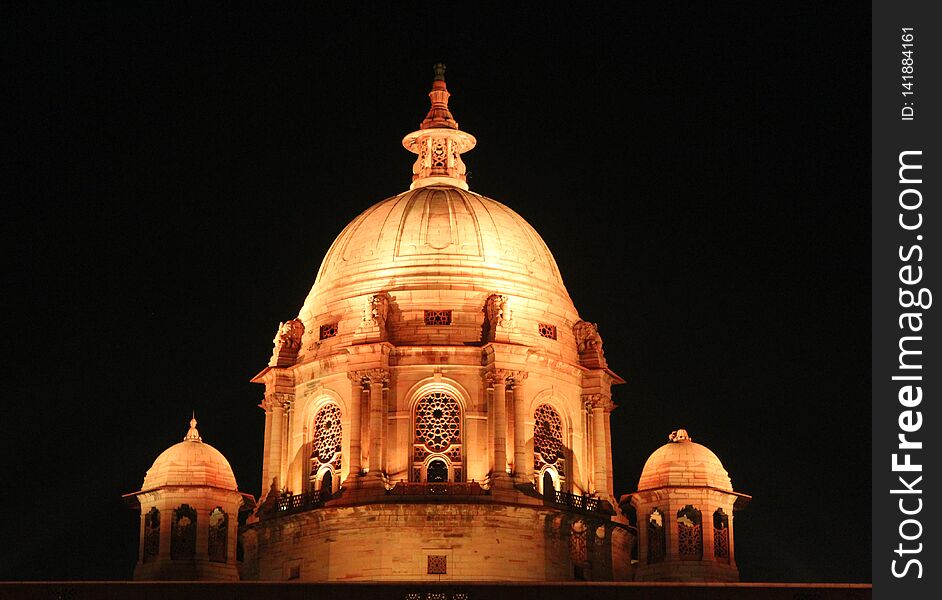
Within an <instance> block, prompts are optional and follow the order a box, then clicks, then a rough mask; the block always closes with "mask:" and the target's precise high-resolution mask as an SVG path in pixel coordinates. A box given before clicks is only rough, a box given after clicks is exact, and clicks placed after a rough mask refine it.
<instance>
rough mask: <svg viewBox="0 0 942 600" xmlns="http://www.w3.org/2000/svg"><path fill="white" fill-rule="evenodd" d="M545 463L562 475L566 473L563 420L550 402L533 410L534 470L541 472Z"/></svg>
mask: <svg viewBox="0 0 942 600" xmlns="http://www.w3.org/2000/svg"><path fill="white" fill-rule="evenodd" d="M544 465H549V466H551V467H553V468H554V469H555V470H556V473H557V474H559V476H560V477H562V476H564V475H565V474H566V456H565V447H564V446H563V422H562V419H560V417H559V413H558V412H556V409H555V408H553V407H552V406H550V405H549V404H541V405H539V406H537V407H536V410H535V411H533V470H534V472H536V473H539V472H540V469H542V468H543V467H544Z"/></svg>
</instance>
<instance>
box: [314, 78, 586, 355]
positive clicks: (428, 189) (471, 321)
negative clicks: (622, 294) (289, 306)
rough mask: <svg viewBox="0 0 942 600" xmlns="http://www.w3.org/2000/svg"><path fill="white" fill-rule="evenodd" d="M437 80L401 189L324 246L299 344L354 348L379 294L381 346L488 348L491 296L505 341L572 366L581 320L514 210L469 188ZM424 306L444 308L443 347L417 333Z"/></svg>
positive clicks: (408, 141)
mask: <svg viewBox="0 0 942 600" xmlns="http://www.w3.org/2000/svg"><path fill="white" fill-rule="evenodd" d="M442 73H443V72H442ZM442 73H439V72H437V75H436V80H435V82H434V85H433V89H432V92H430V94H429V96H430V98H431V101H432V108H431V109H430V111H429V114H428V116H427V117H426V119H425V120H424V121H423V122H422V124H421V126H420V127H421V128H420V129H419V130H417V131H415V132H413V133H410V134H408V135H407V136H406V137H405V139H404V140H403V145H404V146H405V147H406V148H407V149H408V150H410V151H411V152H414V153H416V154H417V155H418V157H417V160H416V163H415V165H414V166H413V176H412V179H413V181H412V185H411V187H410V189H409V190H408V191H405V192H403V193H400V194H398V195H396V196H393V197H391V198H387V199H385V200H382V201H380V202H378V203H376V204H374V205H373V206H371V207H370V208H368V209H367V210H365V211H364V212H362V213H361V214H360V215H359V216H357V217H356V218H354V219H353V221H351V222H350V224H349V225H347V227H346V228H345V229H344V230H343V231H342V232H341V233H340V235H339V236H338V237H337V239H336V240H335V241H334V243H333V245H331V247H330V249H329V251H328V252H327V255H326V257H325V258H324V261H323V263H322V264H321V267H320V270H319V272H318V274H317V278H316V280H315V283H314V286H313V288H312V289H311V291H310V293H309V294H308V297H307V299H306V300H305V302H304V305H303V307H302V308H301V310H300V312H299V319H300V321H301V322H302V323H303V326H304V331H305V332H307V333H306V337H305V339H306V340H307V341H309V342H310V341H313V342H319V343H318V345H317V346H318V347H317V354H319V355H323V354H325V353H326V354H330V353H332V352H333V351H335V350H336V349H338V348H341V347H346V346H348V345H349V344H351V343H358V342H360V341H362V340H358V339H357V338H356V337H355V334H356V332H357V330H362V325H363V323H364V322H366V321H369V320H371V316H372V315H371V314H368V313H371V311H372V308H371V307H370V306H368V301H369V298H371V297H372V296H374V295H376V294H382V297H383V299H384V302H386V303H387V304H388V306H385V307H384V311H387V313H388V314H387V313H384V324H383V326H384V327H387V328H388V337H386V338H385V339H388V340H389V341H392V342H393V343H396V344H397V345H419V346H421V345H455V344H474V343H479V342H482V341H486V340H484V339H483V338H484V337H486V335H485V334H484V333H483V332H482V326H481V319H482V315H481V312H482V307H483V306H485V303H486V301H487V299H488V297H489V296H491V295H495V294H496V295H500V296H501V297H502V299H503V302H505V303H506V306H505V308H506V311H505V312H504V314H503V317H504V318H505V321H506V323H505V324H507V325H509V326H511V329H508V331H511V330H512V331H513V332H514V333H515V334H516V335H515V337H513V338H512V339H511V338H508V341H511V342H513V343H520V344H527V345H533V346H544V347H546V349H547V351H549V352H551V353H552V354H554V355H556V356H557V357H558V358H562V359H566V360H576V359H577V353H578V351H579V350H578V349H577V346H578V341H577V340H576V336H575V335H574V333H573V327H574V326H575V325H576V323H578V322H579V315H578V313H577V311H576V309H575V307H574V306H573V303H572V300H571V299H570V297H569V293H568V292H567V291H566V287H565V286H564V284H563V280H562V277H561V276H560V272H559V268H558V267H557V265H556V261H555V259H554V258H553V255H552V254H551V253H550V250H549V248H548V247H547V245H546V243H545V242H544V241H543V239H542V238H541V237H540V235H539V234H538V233H537V232H536V230H535V229H534V228H533V227H531V226H530V224H529V223H527V222H526V221H525V220H524V219H523V217H521V216H520V215H519V214H517V213H516V212H514V211H513V210H511V209H510V208H508V207H507V206H505V205H504V204H502V203H500V202H498V201H496V200H492V199H490V198H487V197H485V196H482V195H480V194H477V193H475V192H472V191H469V190H468V185H467V183H466V181H465V167H464V163H463V162H462V160H461V153H462V152H466V151H468V150H470V149H471V148H473V147H474V145H475V143H476V140H475V139H474V137H473V136H471V135H469V134H467V133H465V132H463V131H460V130H459V129H458V124H457V122H455V120H454V118H453V117H452V115H451V113H450V111H449V110H448V103H447V99H448V91H447V89H446V88H445V82H444V75H443V74H442ZM429 310H441V311H448V313H449V315H448V318H449V320H450V321H449V323H448V324H449V325H451V326H452V327H451V329H450V333H449V335H448V336H447V339H446V338H443V337H442V336H441V335H438V334H440V333H441V331H438V334H436V333H435V332H434V331H431V330H428V329H426V328H425V327H424V326H425V325H426V323H425V322H423V319H424V317H425V313H426V311H429ZM511 316H512V318H511ZM541 323H543V324H553V325H554V326H556V327H557V331H556V333H554V334H553V335H555V336H556V337H554V338H553V339H554V341H555V342H557V343H555V344H553V345H551V346H547V345H546V344H545V343H544V342H545V339H542V338H541V336H540V331H541V330H540V324H541ZM321 328H326V330H328V331H329V333H330V335H329V336H326V337H325V336H324V335H322V334H321ZM544 333H545V331H544ZM557 334H558V335H557ZM327 337H330V338H334V339H330V340H329V341H325V340H326V338H327ZM320 342H324V343H323V344H322V343H320ZM308 345H309V344H308ZM311 350H314V349H313V348H308V351H311ZM301 354H302V356H301V359H302V360H303V359H305V358H311V356H310V355H305V354H304V352H303V351H302V352H301Z"/></svg>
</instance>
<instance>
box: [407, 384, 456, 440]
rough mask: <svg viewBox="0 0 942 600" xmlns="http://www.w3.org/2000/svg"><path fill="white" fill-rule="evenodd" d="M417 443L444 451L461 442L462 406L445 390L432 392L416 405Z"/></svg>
mask: <svg viewBox="0 0 942 600" xmlns="http://www.w3.org/2000/svg"><path fill="white" fill-rule="evenodd" d="M415 443H416V444H422V445H424V446H425V448H426V449H428V450H431V451H432V452H443V451H445V450H447V449H448V447H449V446H451V445H452V444H460V443H461V407H460V406H458V401H457V400H455V399H454V398H452V397H451V396H450V395H449V394H446V393H445V392H430V393H428V394H426V395H425V396H423V397H422V399H421V400H419V402H418V403H417V404H416V405H415Z"/></svg>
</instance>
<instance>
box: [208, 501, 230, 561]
mask: <svg viewBox="0 0 942 600" xmlns="http://www.w3.org/2000/svg"><path fill="white" fill-rule="evenodd" d="M228 542H229V515H227V514H226V513H225V512H224V511H223V510H222V507H220V506H217V507H216V508H214V509H213V510H212V512H211V513H209V560H211V561H213V562H221V563H224V562H226V552H227V550H228V548H227V546H228Z"/></svg>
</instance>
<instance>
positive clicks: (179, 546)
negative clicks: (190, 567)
mask: <svg viewBox="0 0 942 600" xmlns="http://www.w3.org/2000/svg"><path fill="white" fill-rule="evenodd" d="M195 556H196V509H194V508H193V507H191V506H190V505H189V504H181V505H180V508H177V509H174V511H173V528H172V529H171V530H170V558H171V560H189V559H191V558H194V557H195Z"/></svg>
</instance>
